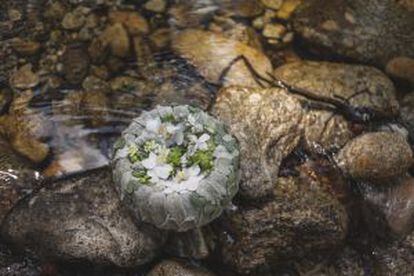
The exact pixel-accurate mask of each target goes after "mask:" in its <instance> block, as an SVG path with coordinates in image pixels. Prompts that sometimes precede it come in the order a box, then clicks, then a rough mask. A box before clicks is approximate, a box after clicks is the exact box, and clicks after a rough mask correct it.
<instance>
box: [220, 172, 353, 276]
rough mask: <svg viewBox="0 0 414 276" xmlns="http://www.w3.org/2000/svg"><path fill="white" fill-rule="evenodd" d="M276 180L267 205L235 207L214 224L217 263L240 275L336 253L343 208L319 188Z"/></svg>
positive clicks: (343, 225) (306, 182)
mask: <svg viewBox="0 0 414 276" xmlns="http://www.w3.org/2000/svg"><path fill="white" fill-rule="evenodd" d="M309 184H310V183H309V180H308V179H306V178H304V179H300V178H279V179H278V180H277V181H276V182H274V193H275V197H274V199H273V200H271V201H269V202H267V203H263V204H258V203H257V204H255V206H254V207H244V206H239V208H238V209H237V210H236V211H235V212H233V213H229V214H226V215H225V216H224V217H223V218H222V219H221V220H220V221H219V223H222V224H220V227H218V229H220V230H219V231H222V232H221V235H220V241H219V248H220V251H221V254H222V257H223V261H224V262H225V263H226V264H228V265H230V266H231V267H232V268H233V269H235V270H236V271H237V272H239V273H241V274H248V273H251V274H253V275H257V273H256V274H255V271H256V272H257V271H259V270H260V269H261V268H264V267H267V266H274V265H277V264H278V263H280V262H281V261H282V260H290V261H292V260H295V259H298V260H301V259H304V258H307V256H308V255H315V254H318V253H320V252H321V251H327V252H330V250H331V251H334V250H336V249H337V247H340V246H341V244H342V243H343V242H344V238H345V235H346V231H347V230H346V229H347V226H346V222H347V215H346V212H345V208H344V207H343V206H342V205H341V204H340V203H339V201H337V200H336V199H335V197H334V196H332V195H331V194H330V193H328V192H326V190H325V189H324V188H323V187H321V185H320V183H319V184H318V182H316V183H315V182H313V183H312V184H311V185H309Z"/></svg>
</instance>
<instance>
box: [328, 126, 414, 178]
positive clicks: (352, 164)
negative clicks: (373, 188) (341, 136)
mask: <svg viewBox="0 0 414 276" xmlns="http://www.w3.org/2000/svg"><path fill="white" fill-rule="evenodd" d="M336 160H337V164H338V166H339V167H340V168H341V170H343V172H344V173H345V174H347V175H349V176H350V177H352V178H354V179H360V180H368V181H371V182H374V184H378V183H375V182H376V181H377V182H383V181H386V180H390V179H392V178H394V177H398V176H402V175H404V174H405V173H406V172H407V171H408V169H409V168H410V166H411V164H412V162H413V152H412V150H411V147H410V145H409V144H408V142H407V140H406V139H405V137H404V136H402V135H401V134H399V133H394V132H370V133H366V134H363V135H360V136H358V137H356V138H355V139H353V140H352V141H350V142H349V143H347V144H346V145H345V147H344V148H342V149H341V151H340V152H339V153H338V155H337V156H336Z"/></svg>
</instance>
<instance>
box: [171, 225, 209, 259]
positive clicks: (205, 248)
mask: <svg viewBox="0 0 414 276" xmlns="http://www.w3.org/2000/svg"><path fill="white" fill-rule="evenodd" d="M214 237H215V236H214V234H213V233H212V230H211V229H210V227H209V226H206V227H203V228H199V229H193V230H189V231H187V232H182V233H171V234H170V237H169V238H168V240H167V242H166V244H165V245H164V251H165V252H167V253H168V254H169V255H171V256H175V257H180V258H186V259H196V260H200V259H206V258H207V257H208V256H209V255H210V253H211V252H213V251H214V249H215V242H214V240H213V238H214Z"/></svg>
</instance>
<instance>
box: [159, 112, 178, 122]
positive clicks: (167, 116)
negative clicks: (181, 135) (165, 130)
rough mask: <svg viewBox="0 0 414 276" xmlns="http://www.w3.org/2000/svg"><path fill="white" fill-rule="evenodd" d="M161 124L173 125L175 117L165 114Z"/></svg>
mask: <svg viewBox="0 0 414 276" xmlns="http://www.w3.org/2000/svg"><path fill="white" fill-rule="evenodd" d="M161 122H163V123H175V122H176V120H175V117H174V115H173V114H167V115H165V116H163V117H162V118H161Z"/></svg>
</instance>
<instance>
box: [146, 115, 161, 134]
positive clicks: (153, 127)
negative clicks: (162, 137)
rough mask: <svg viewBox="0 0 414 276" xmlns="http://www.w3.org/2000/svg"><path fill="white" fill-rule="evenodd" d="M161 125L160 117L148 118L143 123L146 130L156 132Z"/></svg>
mask: <svg viewBox="0 0 414 276" xmlns="http://www.w3.org/2000/svg"><path fill="white" fill-rule="evenodd" d="M160 127H161V119H160V118H158V117H156V118H154V119H149V120H148V121H147V123H146V125H145V128H146V129H147V130H148V131H151V132H155V133H158V132H159V130H160Z"/></svg>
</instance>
